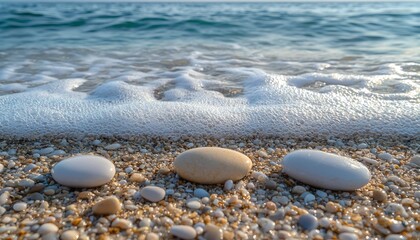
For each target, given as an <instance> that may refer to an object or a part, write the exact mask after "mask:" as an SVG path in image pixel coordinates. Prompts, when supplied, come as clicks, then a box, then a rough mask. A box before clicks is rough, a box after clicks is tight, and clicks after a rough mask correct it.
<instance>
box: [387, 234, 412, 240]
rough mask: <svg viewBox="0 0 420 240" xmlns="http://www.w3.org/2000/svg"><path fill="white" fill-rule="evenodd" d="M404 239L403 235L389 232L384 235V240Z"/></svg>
mask: <svg viewBox="0 0 420 240" xmlns="http://www.w3.org/2000/svg"><path fill="white" fill-rule="evenodd" d="M406 239H407V238H406V237H404V236H403V235H398V234H390V235H388V236H386V237H385V240H406Z"/></svg>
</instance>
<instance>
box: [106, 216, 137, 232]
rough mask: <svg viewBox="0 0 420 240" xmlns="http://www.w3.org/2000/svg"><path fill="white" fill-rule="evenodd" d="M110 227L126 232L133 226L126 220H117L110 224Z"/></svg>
mask: <svg viewBox="0 0 420 240" xmlns="http://www.w3.org/2000/svg"><path fill="white" fill-rule="evenodd" d="M111 226H112V227H117V228H120V229H124V230H126V229H130V228H132V227H133V224H132V223H131V222H130V221H128V220H126V219H121V218H117V219H115V220H114V221H113V222H112V225H111Z"/></svg>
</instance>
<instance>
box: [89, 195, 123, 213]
mask: <svg viewBox="0 0 420 240" xmlns="http://www.w3.org/2000/svg"><path fill="white" fill-rule="evenodd" d="M120 210H121V203H120V200H118V198H116V197H113V196H112V197H108V198H105V199H103V200H101V201H99V202H98V203H96V204H95V205H94V206H93V208H92V211H93V214H95V215H111V214H116V213H118V212H119V211H120Z"/></svg>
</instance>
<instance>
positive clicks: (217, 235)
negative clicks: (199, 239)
mask: <svg viewBox="0 0 420 240" xmlns="http://www.w3.org/2000/svg"><path fill="white" fill-rule="evenodd" d="M203 237H204V239H206V240H223V231H222V229H221V228H219V227H218V226H216V225H214V224H211V223H209V224H207V225H206V227H205V228H204V236H203Z"/></svg>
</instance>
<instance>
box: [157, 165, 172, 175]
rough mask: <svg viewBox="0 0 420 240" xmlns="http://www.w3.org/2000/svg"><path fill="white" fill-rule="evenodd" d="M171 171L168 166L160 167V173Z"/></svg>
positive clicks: (164, 173)
mask: <svg viewBox="0 0 420 240" xmlns="http://www.w3.org/2000/svg"><path fill="white" fill-rule="evenodd" d="M170 172H171V170H170V169H169V168H167V167H163V168H161V169H159V171H158V174H162V175H166V174H169V173H170Z"/></svg>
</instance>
